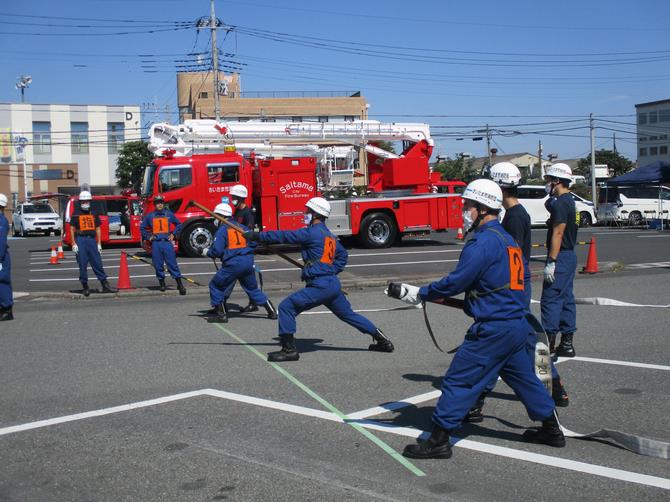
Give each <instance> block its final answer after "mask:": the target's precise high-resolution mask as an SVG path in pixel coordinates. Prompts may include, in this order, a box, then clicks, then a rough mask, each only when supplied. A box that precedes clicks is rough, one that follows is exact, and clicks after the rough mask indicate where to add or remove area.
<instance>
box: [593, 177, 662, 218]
mask: <svg viewBox="0 0 670 502" xmlns="http://www.w3.org/2000/svg"><path fill="white" fill-rule="evenodd" d="M668 211H670V188H667V187H664V186H659V185H656V186H648V185H647V186H643V185H639V186H604V187H602V188H601V189H600V196H599V197H598V218H599V219H600V221H602V222H606V223H616V222H619V223H624V222H625V223H627V224H630V225H639V224H641V223H642V222H643V221H644V220H645V219H657V218H660V215H663V219H665V220H667V219H668V214H669V213H668Z"/></svg>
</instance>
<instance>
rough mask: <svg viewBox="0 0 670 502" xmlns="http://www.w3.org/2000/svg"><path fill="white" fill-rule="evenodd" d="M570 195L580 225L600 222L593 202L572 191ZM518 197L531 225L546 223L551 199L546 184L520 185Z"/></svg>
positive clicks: (585, 225) (584, 225)
mask: <svg viewBox="0 0 670 502" xmlns="http://www.w3.org/2000/svg"><path fill="white" fill-rule="evenodd" d="M570 195H571V196H572V198H573V199H574V200H575V209H576V212H577V223H578V224H579V226H580V227H588V226H591V225H595V224H596V223H597V222H598V218H596V214H595V211H594V209H593V203H592V202H589V201H588V200H586V199H583V198H582V197H580V196H579V195H576V194H574V193H572V192H570ZM517 197H518V199H519V203H520V204H521V205H522V206H523V207H524V209H525V210H526V211H528V214H529V215H530V224H531V225H546V223H547V220H548V219H549V211H547V208H546V207H545V203H546V202H547V199H549V195H547V193H546V192H545V191H544V186H539V185H520V186H519V187H518V188H517ZM503 214H504V213H503Z"/></svg>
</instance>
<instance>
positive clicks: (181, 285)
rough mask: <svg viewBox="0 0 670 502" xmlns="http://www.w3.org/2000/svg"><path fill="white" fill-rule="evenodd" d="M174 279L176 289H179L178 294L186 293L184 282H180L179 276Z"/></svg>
mask: <svg viewBox="0 0 670 502" xmlns="http://www.w3.org/2000/svg"><path fill="white" fill-rule="evenodd" d="M175 281H177V289H178V290H179V294H180V295H181V296H184V295H185V294H186V288H185V287H184V283H183V282H181V277H179V278H177V279H175Z"/></svg>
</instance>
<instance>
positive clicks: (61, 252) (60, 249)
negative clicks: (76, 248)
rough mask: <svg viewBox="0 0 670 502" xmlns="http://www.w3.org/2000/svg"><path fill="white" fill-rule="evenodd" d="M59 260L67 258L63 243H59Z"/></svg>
mask: <svg viewBox="0 0 670 502" xmlns="http://www.w3.org/2000/svg"><path fill="white" fill-rule="evenodd" d="M56 256H57V257H58V259H59V260H62V259H64V258H65V253H64V252H63V243H62V242H59V243H58V254H57V255H56Z"/></svg>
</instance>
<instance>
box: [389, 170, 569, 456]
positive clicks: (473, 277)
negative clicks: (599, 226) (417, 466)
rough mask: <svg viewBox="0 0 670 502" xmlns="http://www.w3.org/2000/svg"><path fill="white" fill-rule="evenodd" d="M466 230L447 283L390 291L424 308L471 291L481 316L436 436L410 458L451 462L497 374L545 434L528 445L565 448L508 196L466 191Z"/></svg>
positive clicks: (443, 399)
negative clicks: (531, 316) (531, 341)
mask: <svg viewBox="0 0 670 502" xmlns="http://www.w3.org/2000/svg"><path fill="white" fill-rule="evenodd" d="M463 200H464V204H463V226H464V228H465V229H466V232H467V231H468V230H474V235H473V237H472V238H471V239H470V240H469V241H468V242H467V244H466V245H465V247H464V248H463V252H462V253H461V256H460V259H459V262H458V265H457V266H456V269H455V270H454V271H453V272H451V273H450V274H449V275H447V276H446V277H444V278H443V279H441V280H440V281H437V282H433V283H431V284H429V285H428V286H424V287H422V288H418V287H416V286H411V285H409V284H402V285H397V286H398V287H396V288H394V287H390V288H389V294H390V295H391V296H395V297H397V298H400V299H401V300H403V301H405V302H406V303H409V304H413V305H418V304H420V303H421V302H422V301H429V300H439V299H441V298H448V297H451V296H454V295H457V294H459V293H462V292H465V293H466V301H465V313H466V314H467V315H469V316H471V317H473V318H474V321H475V322H474V324H473V325H472V326H471V327H470V328H469V329H468V332H467V334H466V335H465V340H464V341H463V344H462V345H461V346H460V347H459V349H458V351H457V352H456V354H455V356H454V359H453V360H452V362H451V365H450V366H449V369H448V370H447V373H446V375H445V376H444V379H443V381H442V395H441V396H440V399H439V400H438V402H437V406H436V408H435V412H434V413H433V430H432V433H431V435H430V437H429V438H428V439H427V440H426V441H424V442H421V443H419V444H411V445H408V446H406V447H405V450H404V451H403V455H405V456H406V457H410V458H449V457H451V446H450V444H449V435H450V433H451V432H452V431H453V430H455V429H457V428H458V427H460V425H461V422H462V421H463V419H464V417H465V416H466V414H467V413H468V410H470V409H471V408H472V405H473V404H475V402H476V401H477V398H478V397H479V396H480V394H481V393H482V391H483V390H484V388H485V387H486V386H487V385H488V384H489V383H490V382H491V381H492V380H493V379H494V378H496V377H497V376H498V375H500V376H501V377H502V379H503V380H504V381H505V382H506V383H507V384H508V385H509V386H510V387H511V388H512V389H513V390H514V392H515V394H516V395H517V396H518V397H519V398H520V400H521V402H522V403H523V404H524V406H525V407H526V410H527V412H528V415H529V417H530V418H531V419H532V420H541V421H542V427H541V428H540V429H539V430H528V431H526V432H525V433H524V437H525V438H526V439H527V440H528V441H533V442H539V443H544V444H548V445H551V446H564V445H565V437H564V436H563V432H562V431H561V429H560V425H559V423H558V419H557V417H556V415H555V405H554V401H553V400H552V398H551V397H550V396H549V394H548V393H547V391H546V389H545V387H544V385H542V383H541V382H540V380H539V379H538V378H537V376H536V375H535V373H534V371H533V366H532V364H531V362H530V359H529V354H528V349H527V343H528V333H529V331H530V330H531V327H530V326H529V324H528V322H527V321H526V319H525V314H526V305H525V292H524V280H523V277H524V269H523V259H522V256H521V249H520V248H519V247H518V246H517V244H516V242H515V241H514V239H513V238H512V237H511V236H510V235H509V234H508V233H507V232H506V231H505V230H504V229H503V227H502V226H501V225H500V223H499V221H498V212H499V211H500V207H501V205H502V191H501V189H500V187H499V186H498V185H497V184H496V183H494V182H493V181H491V180H487V179H480V180H475V181H473V182H472V183H470V184H469V185H468V186H467V187H466V189H465V191H464V192H463Z"/></svg>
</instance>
